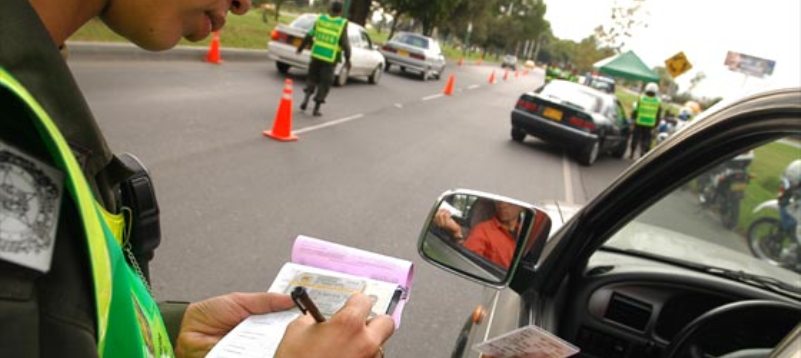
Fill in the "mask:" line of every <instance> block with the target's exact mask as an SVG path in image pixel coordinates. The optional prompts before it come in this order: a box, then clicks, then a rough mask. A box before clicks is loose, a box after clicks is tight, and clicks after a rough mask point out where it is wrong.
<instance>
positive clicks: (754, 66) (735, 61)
mask: <svg viewBox="0 0 801 358" xmlns="http://www.w3.org/2000/svg"><path fill="white" fill-rule="evenodd" d="M723 64H724V65H726V67H728V68H729V70H732V71H735V72H741V73H745V74H746V75H749V76H754V77H765V75H771V74H773V68H774V67H776V61H773V60H766V59H764V58H759V57H756V56H751V55H746V54H742V53H739V52H734V51H729V52H728V53H726V61H724V62H723Z"/></svg>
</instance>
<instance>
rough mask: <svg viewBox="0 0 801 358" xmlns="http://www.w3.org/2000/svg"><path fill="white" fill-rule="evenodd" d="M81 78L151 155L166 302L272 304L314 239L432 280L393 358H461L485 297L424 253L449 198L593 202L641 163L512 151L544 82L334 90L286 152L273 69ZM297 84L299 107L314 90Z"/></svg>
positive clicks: (97, 68)
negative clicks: (275, 289) (518, 113)
mask: <svg viewBox="0 0 801 358" xmlns="http://www.w3.org/2000/svg"><path fill="white" fill-rule="evenodd" d="M70 66H71V68H72V69H73V71H74V73H75V75H76V78H77V80H78V82H79V85H80V86H81V88H82V89H83V90H84V92H85V95H86V97H87V100H88V102H89V105H90V107H91V108H92V110H93V111H94V113H95V116H96V117H97V119H98V122H99V124H100V126H101V128H102V129H103V131H104V132H105V133H106V136H107V139H108V141H109V143H110V145H111V147H112V149H113V150H114V151H116V152H125V151H128V152H132V153H135V154H136V155H138V156H139V157H140V158H141V159H142V160H143V161H144V162H145V163H146V164H147V166H148V167H149V168H150V170H151V172H152V175H153V177H154V178H155V183H156V190H157V193H158V198H159V202H160V205H161V212H162V214H161V215H162V232H163V238H164V239H163V243H162V245H161V247H160V248H159V250H158V251H157V256H156V259H155V261H154V262H153V263H152V266H151V270H152V275H153V281H154V291H155V294H156V296H157V298H158V299H178V300H197V299H202V298H205V297H209V296H213V295H217V294H222V293H226V292H230V291H258V290H265V289H266V288H267V287H268V286H269V284H270V282H272V280H273V278H274V277H275V274H276V273H277V272H278V270H279V268H280V267H281V265H282V264H283V263H284V262H286V261H287V260H288V259H289V253H290V248H291V245H292V242H293V239H294V238H295V237H296V236H297V235H298V234H305V235H309V236H313V237H317V238H321V239H326V240H331V241H335V242H339V243H343V244H346V245H351V246H355V247H360V248H363V249H366V250H372V251H376V252H380V253H385V254H389V255H393V256H398V257H401V258H404V259H408V260H412V261H414V263H415V265H416V274H415V283H414V288H413V291H412V298H411V302H410V304H409V305H408V306H407V307H406V310H405V313H404V316H403V324H402V326H401V329H400V330H399V331H398V332H397V333H396V334H395V336H394V338H393V339H392V341H391V343H389V344H388V345H387V347H386V351H387V355H388V356H389V357H443V356H448V355H449V354H450V350H451V348H452V347H453V343H454V339H455V338H456V336H457V334H458V331H459V329H460V327H461V325H462V323H463V321H464V319H465V317H466V316H467V315H468V314H469V313H470V312H471V311H472V309H473V307H475V304H476V303H477V302H479V300H480V299H481V291H482V289H481V287H480V286H478V285H476V284H473V283H470V282H468V281H466V280H463V279H460V278H457V277H455V276H451V275H449V274H447V273H445V272H442V271H440V270H439V269H436V268H434V267H433V266H431V265H429V264H427V263H425V262H424V261H423V260H422V259H421V258H419V257H418V255H417V252H416V242H417V237H418V235H419V232H420V230H421V227H422V225H423V220H424V218H425V216H426V215H427V213H428V211H429V210H430V208H431V205H432V204H433V202H434V199H435V198H436V197H437V196H438V195H439V194H440V193H441V192H443V191H444V190H446V189H450V188H459V187H462V188H472V189H478V190H484V191H489V192H494V193H498V194H502V195H507V196H511V197H515V198H518V199H521V200H525V201H529V202H537V201H539V200H547V199H557V200H562V201H569V202H573V203H576V204H583V203H586V202H587V201H588V200H589V199H590V198H592V197H593V196H595V195H597V194H598V193H599V192H600V191H601V190H602V189H603V188H604V187H605V186H606V185H607V184H608V183H610V182H611V181H612V180H613V179H614V178H615V177H616V176H617V175H618V174H619V173H620V172H621V171H622V170H623V169H625V167H627V166H628V165H629V164H630V162H628V161H620V160H615V159H611V158H606V157H604V158H601V159H599V161H598V162H597V163H596V164H595V166H593V167H591V168H586V167H581V166H579V165H578V164H576V163H575V162H574V161H573V160H572V159H569V158H568V157H565V155H564V154H563V151H562V150H561V149H560V148H558V147H554V146H551V145H547V144H544V143H542V142H540V141H538V140H536V139H533V138H531V137H529V138H528V139H527V141H526V143H525V144H522V145H521V144H518V143H514V142H512V141H511V140H510V138H509V129H510V127H509V112H510V110H511V108H512V106H513V105H514V103H515V101H516V99H517V96H519V94H520V93H521V92H523V91H525V90H530V89H534V88H536V87H537V86H538V85H539V84H540V83H541V82H542V80H543V74H542V71H537V72H535V73H533V74H530V75H529V76H521V77H520V78H517V79H514V77H513V76H512V79H510V80H509V81H506V82H504V81H502V80H501V81H499V83H498V84H496V85H493V86H489V85H487V77H488V76H489V73H490V71H491V70H492V69H493V68H491V67H487V66H464V67H456V66H451V67H450V68H449V71H448V73H447V74H450V73H454V74H455V75H456V93H454V95H453V96H451V97H445V96H437V94H439V93H440V92H441V90H442V87H443V86H444V85H445V79H444V78H443V80H440V81H431V82H421V81H420V80H417V79H414V78H413V77H412V76H405V75H402V74H398V73H390V74H385V76H383V78H382V79H381V82H380V83H379V84H378V85H370V84H367V83H366V81H352V82H351V83H350V84H349V85H347V86H346V87H344V88H334V89H333V90H332V93H331V95H330V96H329V101H328V102H329V103H327V104H326V105H325V106H324V107H323V113H324V116H323V117H321V118H315V117H312V116H311V115H310V113H302V112H300V111H298V110H295V112H294V128H295V130H302V129H303V128H306V130H305V132H304V133H301V134H300V135H299V137H300V140H299V141H298V142H294V143H280V142H276V141H272V140H270V139H267V138H265V137H263V136H262V131H263V130H264V129H266V128H269V127H270V126H271V125H272V120H273V116H274V114H275V111H276V108H277V105H278V101H279V96H280V94H281V89H282V85H283V83H282V77H281V76H279V75H278V73H277V72H276V71H275V69H274V64H273V63H271V62H267V61H265V62H263V63H259V62H244V63H237V62H236V61H227V62H225V63H224V64H223V65H220V66H215V65H209V64H205V63H202V62H200V61H198V62H186V61H182V62H177V61H176V62H172V61H142V60H139V61H102V62H101V61H93V60H91V59H81V60H74V61H70ZM447 74H446V75H447ZM496 74H497V75H498V76H500V73H496ZM290 77H291V78H293V79H294V80H295V81H296V83H295V86H294V91H295V94H294V99H295V101H296V103H297V101H299V100H300V98H301V95H302V93H301V89H302V86H301V84H300V83H299V82H302V81H303V79H304V77H303V75H302V74H293V75H291V76H290ZM309 112H310V111H309ZM324 123H329V124H331V123H334V125H330V126H320V125H321V124H324Z"/></svg>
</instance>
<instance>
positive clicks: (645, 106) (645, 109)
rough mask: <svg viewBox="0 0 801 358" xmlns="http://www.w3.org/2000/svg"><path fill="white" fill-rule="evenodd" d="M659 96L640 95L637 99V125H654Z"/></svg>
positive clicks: (657, 111)
mask: <svg viewBox="0 0 801 358" xmlns="http://www.w3.org/2000/svg"><path fill="white" fill-rule="evenodd" d="M659 104H660V101H659V98H656V97H649V96H645V95H643V96H640V100H639V101H637V120H636V123H637V125H640V126H647V127H653V126H655V125H656V115H657V114H658V113H659Z"/></svg>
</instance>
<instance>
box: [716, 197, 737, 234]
mask: <svg viewBox="0 0 801 358" xmlns="http://www.w3.org/2000/svg"><path fill="white" fill-rule="evenodd" d="M739 220H740V200H737V199H736V198H733V197H732V195H731V194H730V195H727V198H726V200H723V202H722V203H720V221H721V223H723V227H725V228H727V229H729V230H731V229H734V228H735V227H736V226H737V222H738V221H739Z"/></svg>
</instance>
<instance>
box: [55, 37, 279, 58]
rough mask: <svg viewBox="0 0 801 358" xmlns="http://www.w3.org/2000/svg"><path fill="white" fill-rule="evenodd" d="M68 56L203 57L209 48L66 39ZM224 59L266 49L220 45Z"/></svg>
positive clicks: (257, 55)
mask: <svg viewBox="0 0 801 358" xmlns="http://www.w3.org/2000/svg"><path fill="white" fill-rule="evenodd" d="M67 51H68V58H70V59H81V60H104V61H110V60H127V61H129V60H148V61H175V60H192V61H197V60H202V59H203V58H205V56H206V52H207V51H208V49H207V48H205V47H194V46H177V47H175V48H173V49H170V50H167V51H161V52H153V51H147V50H143V49H141V48H139V47H136V46H135V45H133V44H128V43H98V42H83V41H67ZM220 54H221V57H222V59H223V61H266V60H267V50H249V49H237V48H227V47H222V48H220Z"/></svg>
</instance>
